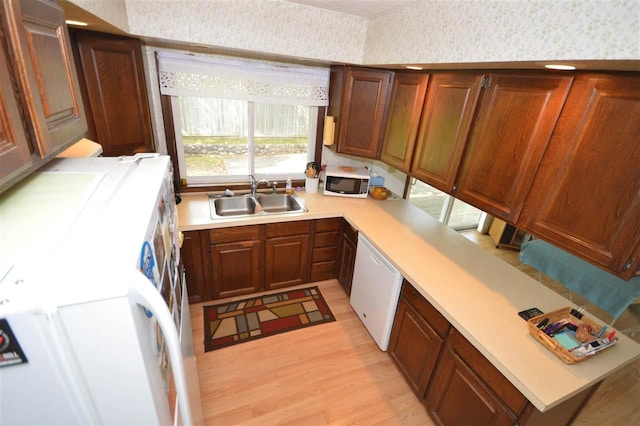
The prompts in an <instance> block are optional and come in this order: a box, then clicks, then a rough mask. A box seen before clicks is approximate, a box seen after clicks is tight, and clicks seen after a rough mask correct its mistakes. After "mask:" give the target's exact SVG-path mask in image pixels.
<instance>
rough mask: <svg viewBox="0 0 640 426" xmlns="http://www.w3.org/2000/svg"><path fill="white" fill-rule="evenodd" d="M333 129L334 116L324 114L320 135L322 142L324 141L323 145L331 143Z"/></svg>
mask: <svg viewBox="0 0 640 426" xmlns="http://www.w3.org/2000/svg"><path fill="white" fill-rule="evenodd" d="M335 130H336V120H335V117H331V116H330V115H328V116H326V117H325V119H324V134H323V137H322V143H324V144H325V145H333V134H334V132H335Z"/></svg>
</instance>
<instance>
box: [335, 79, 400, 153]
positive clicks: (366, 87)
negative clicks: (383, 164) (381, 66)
mask: <svg viewBox="0 0 640 426" xmlns="http://www.w3.org/2000/svg"><path fill="white" fill-rule="evenodd" d="M392 80H393V72H392V71H384V70H376V69H365V68H354V67H344V66H333V67H331V81H330V86H329V108H328V115H330V116H334V117H336V123H337V124H336V135H337V147H336V150H337V152H339V153H342V154H350V155H357V156H359V157H365V158H374V159H375V158H378V155H379V150H380V146H381V141H382V136H383V132H384V126H385V119H386V112H387V104H388V102H387V99H388V97H389V91H390V89H391V83H392Z"/></svg>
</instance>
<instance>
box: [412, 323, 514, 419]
mask: <svg viewBox="0 0 640 426" xmlns="http://www.w3.org/2000/svg"><path fill="white" fill-rule="evenodd" d="M458 336H460V335H459V334H457V333H456V332H455V331H453V332H452V339H451V340H452V342H451V343H450V344H448V345H447V348H446V350H445V351H443V354H442V358H441V361H440V363H439V364H438V369H437V371H436V373H435V375H434V378H433V383H432V384H431V387H430V390H429V393H428V395H427V399H426V400H425V406H426V407H427V410H428V412H429V415H430V416H431V418H432V419H433V420H434V421H435V423H436V424H438V425H442V426H457V425H464V424H473V425H477V426H483V425H487V426H489V425H491V426H512V425H515V424H518V416H517V414H516V413H514V411H513V410H512V409H511V408H510V407H509V406H507V404H506V403H505V401H504V400H503V399H502V398H500V396H502V395H500V396H499V395H497V394H496V393H495V390H496V388H495V384H494V383H492V381H491V380H494V379H497V380H499V381H500V382H501V383H499V385H500V386H506V389H502V388H498V390H499V391H504V392H511V393H506V396H507V397H510V396H511V397H513V399H514V400H515V399H517V401H516V407H515V408H516V410H517V412H521V411H522V410H523V409H524V408H525V406H526V404H527V400H526V399H525V398H524V397H523V396H522V394H521V393H520V392H519V391H518V390H517V389H515V388H514V387H513V386H512V385H511V384H510V383H509V382H508V381H506V379H504V378H502V376H495V375H493V374H492V375H491V377H481V376H479V375H478V373H477V372H476V371H474V370H473V369H472V367H470V366H469V365H467V363H466V362H465V360H464V359H463V358H462V356H461V355H460V354H459V353H458V352H457V350H469V351H473V350H475V349H473V348H472V347H471V348H469V347H467V346H462V345H461V344H459V343H458V342H457V341H458V340H459V339H458V338H457V337H458ZM469 346H470V345H469ZM474 360H478V361H479V360H480V359H478V358H474ZM487 363H488V362H487ZM490 367H491V368H493V367H492V366H490ZM496 372H497V370H496ZM498 374H499V373H498ZM501 378H502V380H501ZM505 382H506V383H505ZM490 384H493V385H494V387H493V388H492V387H490ZM501 393H503V392H501Z"/></svg>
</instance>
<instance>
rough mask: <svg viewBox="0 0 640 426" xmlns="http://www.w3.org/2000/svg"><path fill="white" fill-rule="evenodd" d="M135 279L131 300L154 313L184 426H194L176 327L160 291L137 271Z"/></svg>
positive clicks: (130, 290) (131, 289)
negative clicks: (169, 365) (167, 358)
mask: <svg viewBox="0 0 640 426" xmlns="http://www.w3.org/2000/svg"><path fill="white" fill-rule="evenodd" d="M134 275H135V279H133V280H132V281H131V285H130V287H129V298H130V299H131V300H132V301H134V302H135V303H137V304H139V305H141V306H143V307H144V308H146V309H147V310H149V311H150V312H152V313H153V315H154V316H155V318H156V321H157V322H158V324H159V325H160V329H161V330H162V333H163V335H164V339H165V345H166V348H167V352H168V354H169V360H170V361H171V370H172V371H173V378H174V380H175V386H176V394H177V395H178V405H179V409H178V411H179V412H180V415H181V417H182V424H183V425H192V424H193V421H192V419H191V409H190V406H189V392H188V390H187V378H186V373H185V371H184V365H183V364H182V350H181V348H180V338H179V337H178V330H177V329H176V327H175V323H174V322H173V318H172V316H171V313H170V312H169V308H168V307H167V304H166V303H165V301H164V299H163V298H162V296H161V295H160V293H159V292H158V290H157V289H156V288H155V287H154V286H153V284H151V282H150V281H149V280H148V279H147V278H146V277H145V276H144V275H143V274H142V273H140V272H138V271H136V273H135V274H134Z"/></svg>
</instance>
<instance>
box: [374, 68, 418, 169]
mask: <svg viewBox="0 0 640 426" xmlns="http://www.w3.org/2000/svg"><path fill="white" fill-rule="evenodd" d="M428 81H429V75H428V74H416V73H396V74H395V76H394V78H393V85H392V89H391V97H390V99H389V112H388V115H387V124H386V129H385V134H384V140H383V142H382V149H381V151H380V160H382V161H384V162H385V163H387V164H389V165H391V166H393V167H395V168H397V169H398V170H401V171H403V172H408V171H409V167H410V165H411V156H412V155H413V148H414V146H415V143H416V134H417V133H418V126H419V125H420V114H421V113H422V105H423V103H424V95H425V92H426V91H427V83H428Z"/></svg>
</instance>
